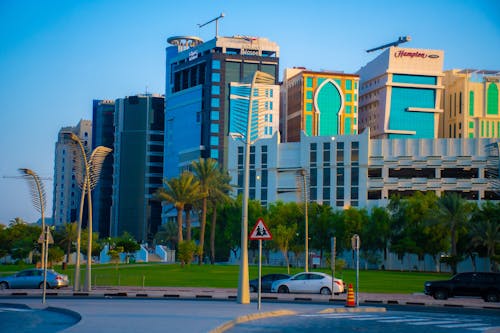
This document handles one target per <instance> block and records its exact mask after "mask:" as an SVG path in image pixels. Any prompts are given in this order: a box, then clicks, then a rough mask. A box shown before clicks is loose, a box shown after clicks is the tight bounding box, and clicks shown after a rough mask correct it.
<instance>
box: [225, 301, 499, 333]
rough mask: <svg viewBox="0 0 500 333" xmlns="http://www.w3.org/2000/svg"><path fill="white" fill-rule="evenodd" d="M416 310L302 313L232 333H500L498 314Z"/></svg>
mask: <svg viewBox="0 0 500 333" xmlns="http://www.w3.org/2000/svg"><path fill="white" fill-rule="evenodd" d="M422 310H424V308H422V307H420V308H415V311H409V310H406V311H400V310H392V309H390V307H389V308H388V310H387V312H380V313H335V312H331V313H328V312H327V313H300V314H297V315H292V316H287V317H278V318H272V319H269V318H265V319H261V320H258V321H250V322H246V323H241V324H238V325H236V326H235V327H234V328H231V329H229V330H228V331H226V332H228V333H249V332H252V333H258V332H266V333H268V332H273V333H275V332H276V333H277V332H287V333H295V332H296V333H303V332H308V333H314V332H318V333H320V332H321V333H323V332H352V331H356V332H371V333H392V332H394V333H399V332H405V333H420V332H433V333H452V332H453V333H456V332H469V333H473V332H488V333H490V332H491V333H493V332H500V316H499V314H498V312H497V311H496V310H470V309H467V310H464V309H455V308H448V309H440V310H439V311H436V309H433V310H434V312H429V311H424V312H421V311H422Z"/></svg>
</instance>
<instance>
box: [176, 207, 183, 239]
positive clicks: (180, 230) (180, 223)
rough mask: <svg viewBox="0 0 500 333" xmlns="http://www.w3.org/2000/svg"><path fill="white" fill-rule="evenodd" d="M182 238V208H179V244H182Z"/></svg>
mask: <svg viewBox="0 0 500 333" xmlns="http://www.w3.org/2000/svg"><path fill="white" fill-rule="evenodd" d="M182 241H183V239H182V209H180V208H178V209H177V244H180V243H181V242H182Z"/></svg>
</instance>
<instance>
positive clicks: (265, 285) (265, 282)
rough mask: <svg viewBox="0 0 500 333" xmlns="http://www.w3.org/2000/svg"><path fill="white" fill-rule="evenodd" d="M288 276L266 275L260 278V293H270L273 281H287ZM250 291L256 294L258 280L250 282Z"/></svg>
mask: <svg viewBox="0 0 500 333" xmlns="http://www.w3.org/2000/svg"><path fill="white" fill-rule="evenodd" d="M289 277H290V275H288V274H266V275H263V276H261V281H262V282H261V283H262V285H261V291H262V292H263V293H270V292H271V286H272V285H273V282H274V281H277V280H284V279H288V278H289ZM250 291H251V292H253V293H256V292H257V291H259V279H258V278H257V279H253V280H250Z"/></svg>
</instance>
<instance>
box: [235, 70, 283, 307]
mask: <svg viewBox="0 0 500 333" xmlns="http://www.w3.org/2000/svg"><path fill="white" fill-rule="evenodd" d="M274 82H275V80H274V76H272V75H270V74H267V73H264V72H261V71H256V72H255V74H254V75H253V77H252V80H251V82H250V83H249V84H248V85H247V87H246V89H241V94H239V95H237V96H236V97H237V99H235V104H236V105H235V107H234V111H236V112H235V115H234V116H235V124H234V128H235V129H236V132H237V133H239V134H240V135H241V138H242V139H243V141H244V143H245V166H244V183H243V207H242V212H241V262H240V272H239V279H238V296H237V301H238V303H241V304H249V303H250V290H249V279H248V188H249V183H250V145H251V144H252V143H254V142H255V141H257V140H258V139H259V137H260V136H262V134H263V132H264V126H263V124H264V113H265V112H266V110H265V105H264V101H265V99H266V97H265V90H266V89H269V87H266V86H265V85H270V84H274ZM232 110H233V109H232Z"/></svg>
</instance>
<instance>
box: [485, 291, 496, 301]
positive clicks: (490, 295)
mask: <svg viewBox="0 0 500 333" xmlns="http://www.w3.org/2000/svg"><path fill="white" fill-rule="evenodd" d="M484 300H485V301H486V302H498V294H497V293H496V292H494V291H489V292H488V293H487V294H486V297H485V298H484Z"/></svg>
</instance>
